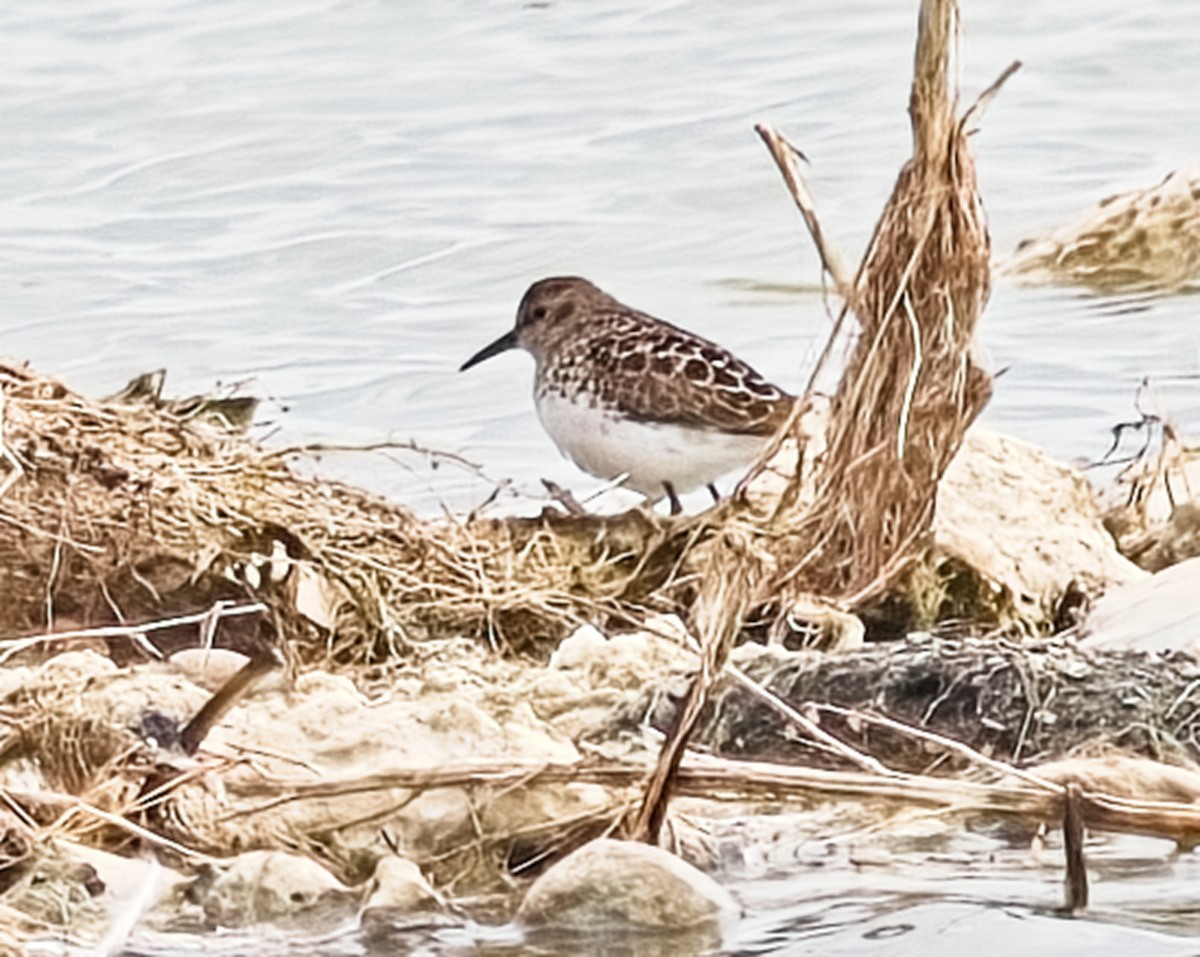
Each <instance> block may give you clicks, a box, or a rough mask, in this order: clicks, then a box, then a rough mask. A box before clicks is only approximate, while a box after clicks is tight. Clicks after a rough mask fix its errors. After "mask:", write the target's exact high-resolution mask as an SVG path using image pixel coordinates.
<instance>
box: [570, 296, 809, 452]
mask: <svg viewBox="0 0 1200 957" xmlns="http://www.w3.org/2000/svg"><path fill="white" fill-rule="evenodd" d="M566 351H567V352H569V353H570V356H569V358H568V357H567V356H563V357H562V358H563V359H566V360H567V361H566V362H564V363H563V367H562V368H561V370H560V374H561V375H562V377H563V379H564V381H560V382H559V383H555V385H558V386H565V385H566V382H565V379H574V378H575V377H576V376H580V373H581V372H582V368H583V367H585V366H587V365H592V366H593V367H597V366H598V367H600V368H602V369H604V370H606V372H607V375H606V376H605V377H604V380H603V381H590V382H587V383H586V385H585V384H584V383H583V382H581V381H579V380H576V382H577V383H578V386H582V387H583V388H584V389H585V391H587V392H588V393H589V394H591V395H592V396H594V397H595V399H596V401H597V402H598V403H599V404H601V405H606V406H609V407H613V408H617V409H619V410H620V411H621V412H623V413H624V414H626V415H629V416H631V417H633V418H637V419H642V420H644V421H650V422H663V423H668V424H672V425H682V426H688V427H690V428H695V429H715V430H719V431H722V432H733V433H737V434H742V435H763V436H768V435H771V434H773V433H774V432H775V430H776V429H777V428H778V427H779V426H780V424H781V423H782V422H783V420H784V419H785V418H787V415H788V413H789V411H790V410H791V406H792V402H793V399H792V397H791V396H790V395H789V394H788V393H786V392H784V391H783V390H782V389H780V388H778V387H776V386H774V385H772V384H771V383H769V382H767V381H766V380H765V379H763V377H762V376H760V375H759V374H758V373H757V372H755V371H754V369H752V368H751V367H750V366H749V365H747V364H746V363H745V362H742V361H741V360H740V359H738V358H737V357H736V356H734V355H732V354H731V353H729V352H727V351H726V350H725V349H723V348H721V347H720V346H718V345H717V344H716V343H714V342H710V341H708V340H707V339H702V338H701V337H699V336H696V335H693V334H692V333H690V332H687V331H685V330H683V329H679V328H677V327H675V326H672V325H670V324H669V323H666V322H663V321H662V320H660V319H655V318H653V317H651V316H648V315H646V314H645V313H639V312H635V311H634V310H619V311H612V312H604V313H599V314H597V315H595V316H594V317H593V321H592V322H590V323H589V328H588V330H587V334H586V335H583V336H580V337H578V338H577V339H576V340H575V341H574V342H572V343H571V345H570V347H569V348H568V349H567V350H566ZM573 384H574V383H573Z"/></svg>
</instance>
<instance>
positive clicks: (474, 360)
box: [458, 329, 517, 372]
mask: <svg viewBox="0 0 1200 957" xmlns="http://www.w3.org/2000/svg"><path fill="white" fill-rule="evenodd" d="M516 347H517V330H516V329H511V330H509V331H508V332H506V333H504V335H502V336H501V337H500V338H499V339H497V340H496V341H495V342H493V343H492V344H491V345H490V346H484V347H483V348H482V349H480V350H479V351H478V352H476V353H475V355H473V356H471V358H470V359H468V360H467V361H466V362H464V363H463V364H462V365H461V366H459V367H458V371H459V372H466V371H467V370H468V369H469V368H471V366H477V365H479V363H481V362H482V361H483V360H484V359H490V358H491V357H492V356H498V355H500V353H501V352H508V350H509V349H515V348H516Z"/></svg>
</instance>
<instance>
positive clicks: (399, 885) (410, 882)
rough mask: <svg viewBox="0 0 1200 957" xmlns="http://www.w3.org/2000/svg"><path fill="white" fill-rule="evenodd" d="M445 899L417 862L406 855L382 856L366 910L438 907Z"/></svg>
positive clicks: (410, 910) (404, 910)
mask: <svg viewBox="0 0 1200 957" xmlns="http://www.w3.org/2000/svg"><path fill="white" fill-rule="evenodd" d="M440 908H441V901H440V900H439V898H438V895H437V892H436V891H434V889H433V888H432V887H431V886H430V885H429V881H427V880H426V879H425V875H424V874H422V873H421V869H420V868H419V867H417V865H416V864H415V863H413V862H412V861H410V860H408V859H407V858H404V857H396V856H394V855H389V856H387V857H381V858H380V859H379V863H378V864H376V865H375V873H374V875H372V877H371V880H370V881H369V882H368V895H367V900H366V903H365V904H364V905H363V910H364V911H379V910H389V911H403V912H404V913H411V912H413V911H421V910H437V909H440Z"/></svg>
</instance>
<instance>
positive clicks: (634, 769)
mask: <svg viewBox="0 0 1200 957" xmlns="http://www.w3.org/2000/svg"><path fill="white" fill-rule="evenodd" d="M646 772H647V768H646V766H645V765H641V764H638V765H629V764H616V763H613V764H605V763H600V762H596V761H588V762H582V763H579V764H575V765H564V764H528V763H511V762H499V761H487V762H477V763H473V764H464V765H457V766H443V767H437V768H404V769H396V770H391V771H381V772H376V773H373V774H370V775H361V776H356V777H354V778H346V779H338V780H326V781H321V782H315V783H314V782H310V781H307V780H304V781H294V782H293V781H285V780H280V779H264V780H263V781H262V782H261V783H259V784H256V785H245V786H239V788H238V794H239V796H240V797H241V798H242V799H250V798H253V797H255V796H256V795H261V796H262V798H263V799H264V800H263V803H262V804H260V805H257V806H254V807H244V808H243V809H241V810H240V811H238V812H236V814H235V815H231V816H230V819H231V820H232V819H233V817H234V816H236V817H237V818H242V819H244V818H249V817H254V816H256V815H259V814H264V813H270V812H271V811H272V810H274V809H276V808H278V807H280V806H281V805H282V804H288V803H294V802H302V801H307V800H328V799H330V798H333V797H338V796H343V795H351V794H362V793H366V792H371V791H391V790H393V789H398V788H399V789H413V790H426V789H428V790H432V789H437V788H445V787H469V788H483V789H496V788H511V787H540V786H547V785H562V784H568V783H592V784H600V785H603V786H604V787H606V788H610V789H613V790H614V791H619V792H621V794H620V795H618V796H617V797H616V798H615V799H614V801H613V802H612V807H613V808H620V809H624V808H625V806H626V802H625V795H626V794H627V793H628V792H630V791H631V790H632V789H639V790H640V789H642V788H643V786H644V781H645V777H646ZM674 793H675V794H676V795H679V796H688V797H697V798H704V799H707V800H712V801H730V802H748V801H762V800H772V801H779V800H784V799H789V798H795V799H809V798H812V797H824V798H829V799H853V800H859V801H886V802H894V803H900V804H909V805H922V806H928V807H941V808H947V809H950V810H953V811H956V812H958V813H962V814H987V815H997V816H1002V817H1011V818H1016V819H1020V820H1024V821H1027V822H1029V823H1030V824H1032V825H1039V824H1043V823H1049V824H1053V825H1057V824H1059V823H1061V821H1062V813H1063V800H1064V799H1063V795H1062V794H1061V793H1058V792H1056V791H1052V790H1046V789H1042V788H1036V787H1030V786H1028V785H1024V784H1009V783H998V784H997V783H984V782H980V781H971V780H966V779H961V778H959V779H950V778H939V777H932V776H929V775H920V774H904V775H899V776H895V777H882V776H880V775H877V774H869V773H863V772H858V771H831V770H825V769H821V768H807V767H799V766H794V765H785V764H775V763H771V762H765V761H744V760H737V759H729V758H717V757H713V756H711V755H698V754H691V753H689V754H687V755H685V756H684V757H683V758H682V760H681V761H680V764H679V768H678V770H677V772H676V776H675V779H674ZM1078 808H1079V811H1080V814H1081V815H1082V819H1083V820H1084V822H1085V823H1086V826H1087V827H1088V828H1091V829H1092V830H1095V831H1108V832H1112V833H1126V834H1141V835H1145V836H1149V837H1160V838H1165V839H1167V840H1172V841H1175V842H1177V843H1179V844H1180V845H1182V846H1184V847H1193V846H1196V845H1198V844H1200V806H1197V805H1195V804H1185V803H1179V802H1170V801H1142V800H1133V799H1129V798H1118V797H1115V796H1113V795H1108V794H1102V793H1098V792H1093V791H1087V790H1083V789H1081V790H1080V794H1079V800H1078ZM606 813H607V812H606ZM613 813H617V812H616V811H614V812H613ZM548 831H552V828H550V827H549V826H548Z"/></svg>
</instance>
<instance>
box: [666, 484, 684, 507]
mask: <svg viewBox="0 0 1200 957" xmlns="http://www.w3.org/2000/svg"><path fill="white" fill-rule="evenodd" d="M663 488H664V489H666V490H667V501H668V502H670V503H671V514H672V515H678V514H679V513H680V512H682V511H683V506H682V505H681V504H679V496H678V495H676V494H675V487H674V486H673V485H672V484H671V483H670V482H663Z"/></svg>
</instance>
